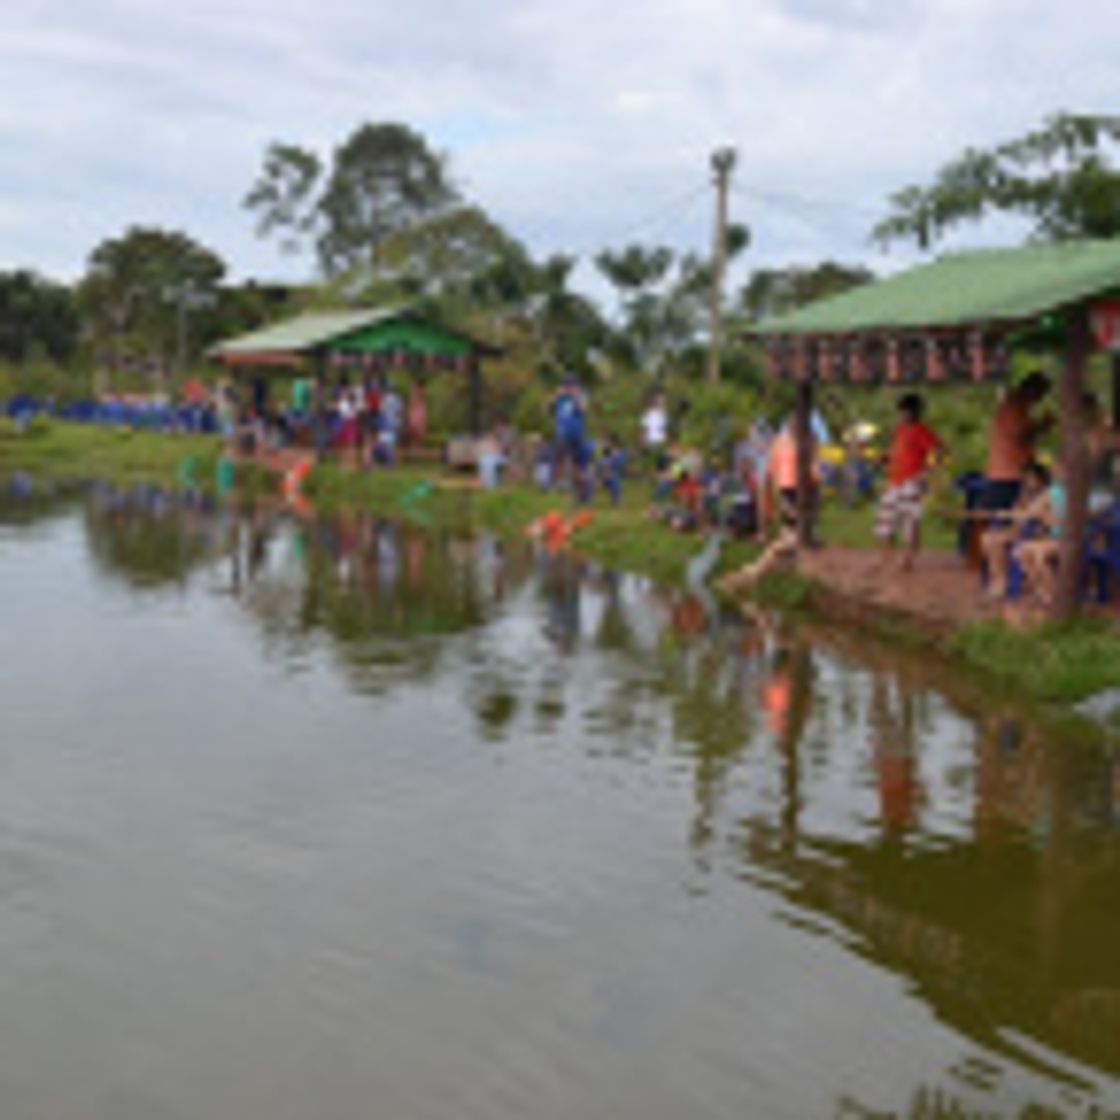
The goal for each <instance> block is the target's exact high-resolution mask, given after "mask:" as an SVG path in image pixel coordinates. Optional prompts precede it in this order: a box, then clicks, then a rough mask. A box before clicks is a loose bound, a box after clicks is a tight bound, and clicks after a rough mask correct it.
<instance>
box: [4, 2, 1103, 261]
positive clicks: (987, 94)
mask: <svg viewBox="0 0 1120 1120" xmlns="http://www.w3.org/2000/svg"><path fill="white" fill-rule="evenodd" d="M1115 5H1116V0H1063V2H1061V3H1054V0H516V2H513V0H473V2H468V0H411V2H409V0H180V2H178V3H172V2H169V0H158V2H156V0H65V2H63V0H6V3H5V4H4V18H3V20H2V21H0V72H2V73H3V76H4V77H3V96H2V97H0V266H4V267H10V266H15V265H28V266H33V267H36V268H38V269H39V270H41V271H43V272H46V273H48V274H51V275H55V276H59V277H72V276H75V275H77V274H78V273H80V271H81V269H82V266H83V262H84V260H85V257H86V254H87V253H88V252H89V250H90V248H91V247H92V246H93V245H94V244H96V242H97V241H98V240H100V239H101V238H103V237H105V236H108V235H112V234H116V233H119V232H120V231H122V230H123V229H124V228H125V227H126V226H127V225H128V224H130V223H156V224H161V225H166V226H174V227H179V228H183V229H186V230H187V231H189V232H190V233H192V234H193V235H194V236H196V237H197V238H199V239H200V240H202V241H204V242H206V243H207V244H209V245H211V246H212V247H213V248H215V249H217V250H218V251H220V252H221V253H222V254H223V255H224V256H225V257H226V258H227V259H228V260H229V261H230V262H231V265H232V267H233V270H234V272H235V274H237V275H242V276H244V275H262V276H286V277H299V276H301V275H305V274H307V273H308V272H310V269H311V263H310V261H301V260H293V259H290V258H285V257H282V256H281V255H280V254H278V253H277V252H275V251H274V250H273V249H272V248H271V247H270V246H269V245H267V244H262V243H261V242H259V241H257V240H256V239H255V238H254V236H253V232H252V221H251V220H250V216H249V215H248V214H246V213H245V212H244V211H243V210H242V209H241V207H240V200H241V198H242V197H243V196H244V194H245V191H246V189H247V188H248V186H249V185H250V183H251V182H252V180H253V178H254V176H255V173H256V170H257V168H258V166H259V163H260V158H261V155H262V152H263V150H264V148H265V146H266V144H267V143H268V142H269V141H270V140H271V139H274V138H282V139H286V140H292V141H295V142H298V143H301V144H303V145H306V146H311V147H315V148H317V149H319V150H320V151H322V152H326V151H329V149H330V147H331V145H332V144H335V143H337V142H338V141H339V140H340V139H341V138H342V137H343V136H344V135H345V134H346V133H347V132H348V131H349V130H351V129H352V128H353V127H354V126H355V125H357V124H358V123H359V122H361V121H363V120H402V121H406V122H408V123H410V124H412V125H413V126H415V127H417V128H419V129H421V130H422V131H423V132H424V133H426V134H427V135H428V136H429V138H430V139H431V140H432V142H433V143H434V144H435V145H436V146H437V147H438V148H440V149H443V150H445V151H447V152H448V153H450V156H451V160H452V167H453V170H454V173H455V175H456V177H457V179H458V181H459V182H460V184H461V185H462V187H463V188H464V190H465V191H466V193H467V194H468V195H470V196H472V197H473V198H475V199H477V200H478V201H479V202H481V203H482V204H483V205H484V206H485V207H486V208H487V209H489V210H490V211H491V212H492V213H494V214H495V215H496V216H497V217H498V218H499V220H501V221H502V222H504V223H505V224H506V225H508V226H509V227H510V228H511V229H512V230H513V232H514V233H516V234H518V235H519V236H521V237H522V238H523V239H524V240H526V241H527V242H528V243H529V244H530V245H531V246H533V247H534V248H535V249H537V250H538V251H546V250H552V249H558V248H565V249H569V250H574V251H580V252H590V251H592V250H594V249H595V248H596V247H598V246H600V245H601V244H603V243H604V242H606V243H621V242H623V241H626V240H631V239H648V240H661V241H668V242H670V243H673V244H676V245H678V246H681V247H686V246H693V247H701V246H702V245H704V244H706V242H707V240H708V238H709V232H708V231H709V225H710V213H711V191H710V188H709V186H708V180H709V176H708V172H707V158H708V153H709V152H710V151H711V149H712V147H713V146H715V145H718V144H723V143H731V144H734V145H735V146H736V147H737V148H738V150H739V152H740V166H739V169H738V171H737V175H736V186H735V193H734V195H733V204H732V205H733V216H734V217H735V218H736V219H738V220H742V221H745V222H747V223H748V224H750V225H751V227H752V229H753V230H754V234H755V243H754V246H753V248H752V250H751V259H752V261H753V262H754V263H758V262H766V263H776V262H785V261H808V260H816V259H820V258H821V257H823V256H825V255H831V256H834V257H837V256H838V257H841V258H843V259H847V260H856V259H863V260H867V261H869V262H870V263H872V264H875V265H876V266H878V267H885V268H889V267H891V265H892V258H884V257H882V256H881V255H880V254H879V253H878V251H877V250H872V249H871V248H870V247H869V246H868V244H867V241H866V233H867V229H868V228H869V226H870V225H871V224H872V223H873V221H874V219H875V217H876V216H877V215H878V214H879V213H880V210H881V207H882V204H883V200H884V198H885V196H886V194H887V193H888V192H889V191H890V190H892V189H893V188H895V187H897V186H900V185H902V184H905V183H908V182H912V181H920V180H922V179H923V178H925V177H926V176H928V174H929V173H930V172H931V171H933V170H934V169H935V168H936V167H937V166H938V165H939V164H940V163H941V162H943V161H944V160H945V159H946V158H948V157H951V156H952V155H954V154H956V153H957V152H958V151H959V150H960V149H961V148H963V147H964V146H966V145H968V144H984V143H986V142H989V141H992V140H998V139H1002V138H1006V137H1010V136H1014V135H1016V134H1017V133H1019V132H1021V131H1023V130H1025V129H1027V128H1029V127H1032V126H1034V125H1035V124H1036V123H1038V122H1039V121H1040V120H1041V119H1042V118H1043V117H1044V116H1046V115H1048V114H1050V113H1052V112H1054V111H1056V110H1058V109H1071V110H1084V111H1110V112H1111V111H1116V110H1118V109H1120V104H1118V100H1120V20H1117V19H1116V10H1115ZM999 235H1000V233H999V231H995V230H990V231H987V232H986V233H985V234H984V236H986V237H989V238H995V237H998V236H999Z"/></svg>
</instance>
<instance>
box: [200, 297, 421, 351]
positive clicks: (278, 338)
mask: <svg viewBox="0 0 1120 1120" xmlns="http://www.w3.org/2000/svg"><path fill="white" fill-rule="evenodd" d="M403 314H404V312H402V311H401V310H399V309H390V310H386V309H381V310H377V311H369V310H366V311H318V312H313V313H309V314H306V315H297V316H296V317H295V318H294V319H285V320H283V322H280V323H273V324H271V325H270V326H267V327H261V328H260V330H255V331H250V332H249V334H243V335H240V336H238V337H237V338H231V339H227V340H226V341H225V342H219V343H218V344H217V345H216V346H215V347H213V348H212V349H211V351H210V353H211V355H212V356H213V357H215V358H223V357H231V358H232V357H236V356H238V355H243V354H281V353H283V354H306V353H307V352H308V351H311V350H315V349H316V348H317V347H320V346H325V345H326V344H327V343H329V342H331V341H332V340H334V339H336V338H341V337H343V336H344V335H348V334H352V333H353V332H354V331H358V330H361V329H363V328H364V327H369V326H373V325H375V324H377V323H383V322H387V321H389V320H392V319H398V318H400V317H401V316H402V315H403Z"/></svg>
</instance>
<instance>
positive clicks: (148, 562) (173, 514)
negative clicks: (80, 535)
mask: <svg viewBox="0 0 1120 1120" xmlns="http://www.w3.org/2000/svg"><path fill="white" fill-rule="evenodd" d="M85 523H86V539H87V541H88V543H89V549H90V554H91V555H92V556H93V558H94V560H95V561H96V562H97V563H98V565H99V566H100V567H101V568H102V570H104V571H106V572H108V573H110V574H112V575H115V576H118V577H121V578H123V579H124V580H125V581H126V582H127V583H128V584H129V585H130V586H132V587H139V588H155V587H161V586H165V585H168V584H179V583H182V582H183V581H184V580H185V579H186V577H187V575H188V574H189V573H190V572H191V570H192V569H194V568H196V567H198V566H199V565H200V564H202V563H203V562H204V561H205V560H206V558H207V557H208V555H209V553H210V538H209V533H208V528H209V519H208V517H207V515H205V514H204V513H203V512H202V511H201V510H199V509H198V508H197V507H193V506H190V505H185V504H182V503H180V502H179V501H178V500H177V499H176V498H175V497H173V496H172V495H169V494H167V493H165V492H163V491H160V490H156V489H154V488H151V487H137V488H135V489H133V490H128V491H117V490H112V491H110V490H104V489H103V490H101V491H100V492H99V493H98V494H96V495H95V496H94V497H93V499H92V500H91V501H89V502H88V503H87V504H86V506H85Z"/></svg>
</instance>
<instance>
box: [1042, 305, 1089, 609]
mask: <svg viewBox="0 0 1120 1120" xmlns="http://www.w3.org/2000/svg"><path fill="white" fill-rule="evenodd" d="M1090 347H1091V336H1090V332H1089V317H1088V313H1087V312H1086V310H1085V308H1084V307H1079V308H1077V309H1076V310H1075V311H1074V312H1072V314H1071V317H1070V323H1069V334H1068V338H1067V340H1066V361H1065V368H1064V369H1063V370H1062V378H1061V384H1060V386H1059V399H1058V403H1059V409H1060V415H1061V463H1062V474H1063V476H1064V478H1063V481H1064V482H1065V489H1066V516H1065V523H1064V524H1063V526H1062V538H1061V548H1060V551H1059V556H1058V592H1057V595H1056V596H1055V599H1054V605H1053V608H1052V610H1051V614H1052V616H1053V617H1054V618H1055V619H1058V620H1062V621H1065V620H1067V619H1071V618H1073V617H1074V616H1075V615H1076V614H1077V609H1078V603H1079V600H1080V591H1081V580H1082V575H1083V572H1084V568H1085V522H1086V515H1087V511H1088V505H1089V481H1090V480H1089V466H1090V465H1089V452H1088V445H1087V441H1086V436H1087V433H1086V431H1085V410H1084V408H1083V407H1082V397H1083V395H1084V392H1085V367H1086V365H1087V363H1088V358H1089V351H1090Z"/></svg>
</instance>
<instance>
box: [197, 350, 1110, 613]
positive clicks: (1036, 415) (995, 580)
mask: <svg viewBox="0 0 1120 1120" xmlns="http://www.w3.org/2000/svg"><path fill="white" fill-rule="evenodd" d="M1050 391H1051V384H1050V381H1049V379H1048V378H1047V377H1046V376H1045V375H1043V374H1042V373H1041V372H1035V373H1032V374H1030V375H1029V376H1027V377H1026V378H1025V379H1024V380H1023V381H1022V382H1021V383H1020V384H1018V385H1017V386H1016V387H1014V388H1012V389H1010V390H1009V391H1008V392H1006V393H1005V394H1004V396H1003V398H1002V400H1001V401H1000V403H999V405H998V407H997V408H996V410H995V412H994V415H993V417H992V419H991V423H990V427H989V431H988V440H987V443H988V457H987V463H986V470H985V472H984V475H983V477H982V480H981V488H980V490H979V493H978V500H976V501H974V502H972V503H970V504H971V506H972V508H971V509H970V510H969V511H968V512H966V513H964V514H963V515H962V516H963V521H964V523H966V524H970V527H971V533H970V536H971V539H972V541H973V551H974V553H975V554H976V555H977V556H978V557H979V558H980V559H981V561H982V564H983V570H984V573H985V577H984V578H985V594H986V595H988V596H990V597H992V598H994V599H1002V598H1004V597H1006V596H1008V595H1009V594H1012V595H1014V594H1020V593H1023V592H1025V593H1026V594H1028V595H1029V596H1030V597H1032V598H1034V599H1036V600H1038V601H1039V602H1040V603H1043V604H1046V603H1049V602H1051V601H1052V600H1053V597H1054V594H1055V582H1056V575H1055V573H1056V567H1057V556H1058V553H1059V551H1060V542H1061V534H1062V527H1063V524H1064V520H1065V507H1066V494H1065V485H1064V479H1063V478H1062V472H1061V469H1060V467H1059V466H1057V465H1056V464H1054V463H1053V462H1051V463H1049V464H1047V463H1046V462H1045V461H1044V460H1043V458H1042V456H1041V455H1040V443H1041V441H1042V440H1043V439H1044V437H1045V436H1046V435H1047V433H1048V432H1049V431H1050V430H1051V428H1052V427H1053V425H1054V419H1053V416H1052V414H1051V413H1050V412H1049V411H1048V410H1046V409H1045V408H1044V407H1043V406H1044V404H1045V402H1046V400H1047V398H1048V396H1049V394H1050ZM289 392H290V395H289V398H288V400H287V401H286V402H284V404H283V406H280V405H278V404H277V403H275V402H273V401H271V400H270V398H269V393H268V391H267V385H266V383H265V382H264V381H263V380H260V381H257V382H254V383H253V384H252V387H251V392H250V393H243V394H242V395H241V397H240V398H239V397H238V396H237V395H236V394H235V393H234V392H233V391H232V389H231V388H230V387H228V386H225V387H220V388H219V390H218V391H217V394H216V395H215V398H214V405H215V407H216V409H217V414H218V417H219V423H220V426H221V429H222V430H223V431H224V432H225V433H226V434H227V435H229V436H231V437H232V438H233V439H235V440H236V441H237V443H238V446H239V447H243V448H244V449H245V450H247V451H248V450H251V449H252V448H253V447H259V446H260V445H261V444H262V443H264V444H265V445H268V446H279V447H283V446H289V445H291V444H296V443H300V444H303V445H306V446H310V447H313V448H314V449H315V450H316V451H318V452H324V451H327V450H333V451H336V452H337V453H338V454H339V455H340V456H341V457H343V458H344V459H347V460H349V461H350V462H351V463H352V464H353V465H354V466H360V467H370V466H374V465H377V464H386V465H391V464H393V463H394V462H395V461H396V458H397V453H398V450H399V448H400V447H401V446H403V445H408V444H410V443H411V444H416V443H419V442H421V441H422V440H423V438H424V435H425V432H426V428H427V403H426V401H425V398H424V393H423V389H422V387H421V385H420V383H419V381H418V380H413V381H412V382H411V385H410V388H409V390H408V395H407V397H406V396H404V395H403V394H402V393H401V391H400V390H399V389H398V388H397V387H395V386H394V385H393V384H392V383H391V382H390V381H387V380H383V379H380V378H374V377H366V378H362V379H355V380H350V379H347V378H345V377H344V378H342V379H340V380H338V381H337V382H336V383H335V384H333V385H331V386H327V385H323V384H321V383H319V382H316V381H312V380H310V379H306V378H297V379H295V380H294V381H292V382H291V384H290V391H289ZM1083 408H1084V416H1083V418H1082V419H1083V427H1084V430H1085V432H1086V433H1087V436H1086V439H1087V455H1088V457H1089V459H1090V460H1091V461H1092V462H1094V463H1095V462H1096V461H1098V460H1099V459H1100V458H1101V457H1102V456H1103V455H1104V453H1105V452H1106V451H1112V450H1115V449H1116V443H1117V441H1116V437H1115V435H1114V433H1113V432H1112V430H1111V429H1110V428H1108V426H1107V425H1106V424H1105V423H1104V420H1103V417H1102V413H1101V409H1100V406H1099V404H1098V402H1097V401H1096V400H1095V398H1093V397H1092V396H1090V395H1086V396H1085V398H1084V401H1083ZM546 419H547V424H548V429H549V430H548V431H547V432H546V433H545V435H544V436H543V437H539V436H538V437H532V438H528V439H524V438H521V437H519V436H518V435H517V434H516V433H515V432H514V431H513V429H512V428H511V427H510V426H508V425H505V426H499V427H498V428H496V429H494V430H493V431H491V432H490V433H488V434H487V435H485V436H483V437H481V438H479V439H477V440H475V441H474V445H473V463H474V467H475V469H476V470H477V474H478V481H479V484H480V485H482V486H483V487H486V488H493V487H497V486H499V485H501V484H502V483H503V481H505V480H507V479H509V478H511V477H515V478H518V479H525V480H531V481H532V482H533V483H534V484H535V485H536V486H537V487H538V488H539V489H540V490H541V491H543V492H547V493H557V494H564V495H565V496H566V497H568V498H570V500H571V501H572V502H573V503H575V504H578V505H586V504H589V503H591V502H593V501H594V500H596V498H597V497H599V496H601V497H602V498H603V499H604V500H606V501H608V502H609V503H612V504H614V505H619V504H620V503H621V502H622V501H623V496H624V491H625V490H626V489H627V488H628V487H637V488H639V490H640V491H644V492H647V493H648V495H649V503H648V509H649V516H650V517H651V518H652V519H654V520H656V521H658V522H659V523H661V524H664V525H665V526H666V527H667V528H669V529H671V530H673V531H677V532H703V531H707V530H712V529H719V530H722V531H724V532H727V533H730V534H732V535H734V536H737V537H747V538H750V537H753V538H757V539H759V540H763V539H770V540H773V539H774V538H775V537H777V544H776V546H775V552H774V555H775V556H779V555H781V554H783V553H784V552H785V551H789V550H790V549H793V548H795V547H796V546H797V542H800V541H804V540H805V539H806V538H808V539H809V540H813V539H814V537H815V531H814V525H815V522H816V520H817V517H818V513H819V508H820V500H821V493H822V491H823V490H824V488H825V486H826V485H827V484H832V485H835V486H836V488H837V490H838V492H839V493H840V494H841V496H842V497H843V496H844V495H850V494H852V493H856V492H858V493H861V494H864V495H867V494H869V493H870V491H871V489H872V488H873V487H874V488H876V489H877V490H878V500H877V504H876V509H875V513H874V534H875V537H876V539H877V540H878V541H879V542H880V544H881V547H882V549H883V555H884V561H885V562H887V563H890V564H891V565H894V566H896V567H897V568H898V569H899V570H900V571H902V572H908V571H910V570H911V569H913V568H914V566H915V564H916V562H917V559H918V556H919V554H920V550H921V545H922V523H923V519H924V514H925V510H926V507H927V504H928V496H929V493H930V489H931V483H932V481H933V479H934V476H935V472H936V471H937V470H938V468H939V467H940V466H941V465H942V464H945V463H948V462H951V448H950V447H949V446H948V445H947V443H946V441H945V440H944V439H943V438H942V437H941V435H939V434H938V433H937V432H936V431H934V430H933V428H932V427H931V426H930V425H929V424H928V423H927V420H926V410H925V401H924V399H923V398H922V396H921V395H919V394H918V393H915V392H905V393H903V394H902V395H901V396H900V397H899V399H898V402H897V420H896V423H895V425H894V427H893V430H892V431H891V433H890V436H889V442H888V444H887V446H886V448H885V449H884V450H883V451H882V452H877V453H871V454H869V453H868V449H867V447H866V446H863V445H861V443H860V441H861V439H862V438H863V437H860V436H858V435H856V436H848V437H845V439H844V440H843V441H841V442H842V452H841V454H842V461H841V465H840V467H839V468H836V469H833V468H830V466H829V465H828V464H827V463H826V462H825V457H824V455H823V454H822V450H823V449H822V444H823V443H825V441H826V439H825V437H824V436H823V435H822V429H823V422H821V421H820V420H819V418H814V421H813V423H812V424H811V425H810V434H809V440H810V447H809V448H808V452H807V454H806V455H805V458H806V459H807V461H808V462H809V464H810V485H809V488H808V492H807V493H806V494H800V493H799V487H798V476H799V459H800V458H801V453H800V449H799V446H798V435H797V432H796V430H795V426H794V423H793V421H792V419H790V420H787V421H786V422H785V423H783V424H780V425H779V426H777V427H776V428H775V427H773V426H771V424H770V423H768V422H767V420H766V419H765V418H762V417H756V418H755V419H754V420H752V421H751V422H750V423H749V425H745V426H744V427H743V428H742V429H741V430H740V431H739V433H738V434H737V435H736V434H734V433H732V432H731V430H730V428H728V429H727V438H725V439H723V440H722V441H721V444H720V446H717V447H709V448H705V449H700V448H697V447H695V446H689V445H686V444H685V443H683V442H681V441H680V440H679V439H678V438H676V437H677V435H678V434H679V433H678V431H677V428H678V424H677V423H675V421H676V420H677V419H678V417H675V416H674V415H673V414H672V413H671V412H670V408H669V404H668V401H667V399H666V396H665V395H664V394H663V393H661V392H653V393H651V395H650V396H649V398H648V399H647V401H646V402H645V404H644V406H643V408H642V410H641V412H640V414H639V415H637V416H635V417H634V418H633V421H632V424H633V430H632V431H622V432H620V431H615V430H607V431H605V432H595V431H594V428H595V425H593V422H592V420H593V412H592V404H591V398H590V395H589V394H588V392H587V390H586V389H585V388H584V387H583V386H582V385H581V384H580V382H579V381H578V380H577V379H576V378H575V377H567V378H565V379H564V380H563V381H562V382H561V383H560V385H559V386H558V387H557V388H556V390H555V391H554V392H553V394H552V395H551V397H550V398H549V400H548V404H547V418H546ZM866 427H867V426H866V425H857V426H854V427H853V429H852V431H854V432H857V433H858V432H859V431H860V430H861V429H862V428H866ZM869 463H870V464H872V466H871V467H870V469H869V467H868V464H869ZM852 465H854V466H855V467H857V468H859V470H858V471H856V473H851V471H850V470H849V467H851V466H852ZM1106 504H1107V506H1108V508H1110V509H1111V508H1112V506H1113V500H1112V495H1111V492H1108V494H1106ZM805 518H808V519H809V521H810V525H809V526H808V527H806V526H803V525H801V524H800V522H801V521H802V519H805ZM806 529H808V531H804V530H806Z"/></svg>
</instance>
